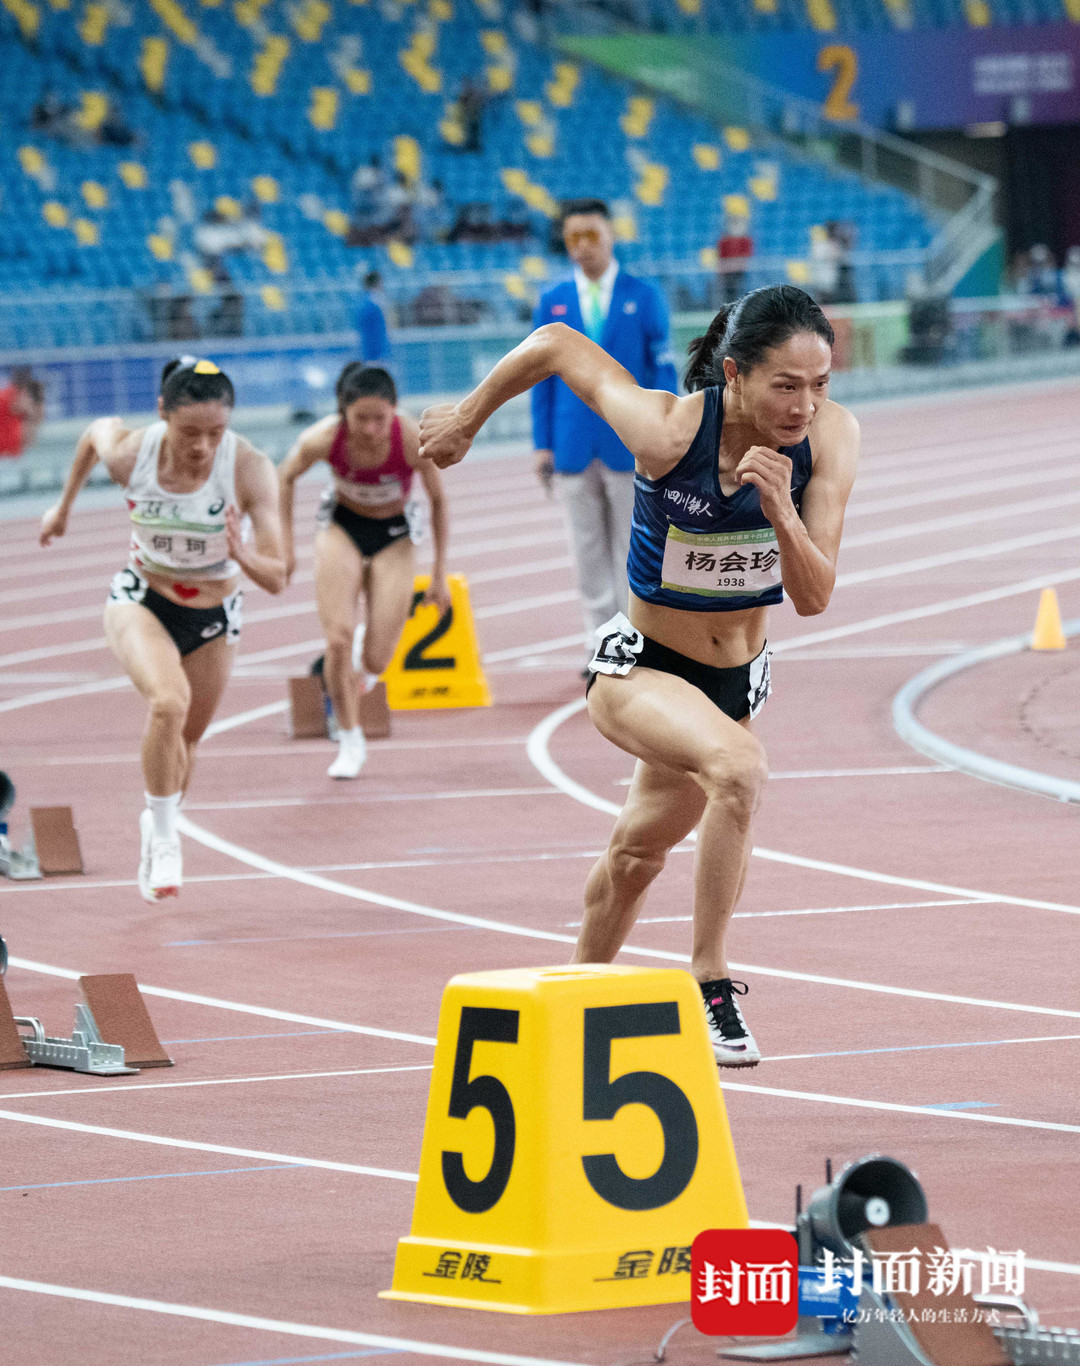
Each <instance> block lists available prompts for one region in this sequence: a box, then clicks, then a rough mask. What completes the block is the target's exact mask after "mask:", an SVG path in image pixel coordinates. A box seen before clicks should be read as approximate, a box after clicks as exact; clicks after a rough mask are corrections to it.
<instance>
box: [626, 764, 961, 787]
mask: <svg viewBox="0 0 1080 1366" xmlns="http://www.w3.org/2000/svg"><path fill="white" fill-rule="evenodd" d="M954 771H955V770H954V769H951V768H949V767H948V765H946V764H896V765H893V766H891V767H889V768H790V769H780V770H779V771H778V772H776V773H772V772H770V773H769V778H770V780H771V781H773V782H779V781H781V780H783V779H784V778H886V777H892V776H894V775H899V774H906V773H952V772H954ZM633 781H634V780H633V778H616V779H615V786H616V787H629V786H630V784H631V783H632V782H633Z"/></svg>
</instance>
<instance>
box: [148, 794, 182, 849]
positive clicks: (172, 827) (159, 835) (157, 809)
mask: <svg viewBox="0 0 1080 1366" xmlns="http://www.w3.org/2000/svg"><path fill="white" fill-rule="evenodd" d="M182 796H183V793H181V792H174V793H173V794H172V796H171V797H151V795H150V793H149V792H147V793H146V809H147V811H149V812H150V814H151V816H153V818H154V839H156V840H174V839H176V818H177V816H178V815H179V814H180V798H181V797H182Z"/></svg>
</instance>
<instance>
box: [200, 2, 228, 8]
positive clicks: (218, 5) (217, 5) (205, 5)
mask: <svg viewBox="0 0 1080 1366" xmlns="http://www.w3.org/2000/svg"><path fill="white" fill-rule="evenodd" d="M223 3H224V0H199V4H200V5H202V7H203V9H220V8H221V6H222V4H223Z"/></svg>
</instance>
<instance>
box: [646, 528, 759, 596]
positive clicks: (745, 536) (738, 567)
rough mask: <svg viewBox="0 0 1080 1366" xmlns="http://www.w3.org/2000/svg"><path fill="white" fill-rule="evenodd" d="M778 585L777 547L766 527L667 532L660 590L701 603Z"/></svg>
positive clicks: (753, 592)
mask: <svg viewBox="0 0 1080 1366" xmlns="http://www.w3.org/2000/svg"><path fill="white" fill-rule="evenodd" d="M780 584H781V578H780V547H779V546H778V545H777V543H776V532H775V531H774V530H773V528H772V527H771V526H770V527H762V528H761V529H760V530H758V531H724V532H711V533H699V532H694V531H681V530H680V529H679V528H678V527H676V526H669V527H668V534H667V540H666V541H665V543H664V565H663V572H662V575H661V587H662V588H670V589H673V590H674V591H675V592H677V593H694V594H695V595H697V596H698V597H703V598H741V597H755V596H756V595H757V594H759V593H767V592H768V591H769V589H770V588H777V587H779V586H780Z"/></svg>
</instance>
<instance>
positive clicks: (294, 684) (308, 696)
mask: <svg viewBox="0 0 1080 1366" xmlns="http://www.w3.org/2000/svg"><path fill="white" fill-rule="evenodd" d="M328 710H329V708H328V705H327V700H326V692H325V691H324V689H323V681H322V677H321V675H319V674H304V675H303V676H302V677H299V678H290V679H289V734H290V735H291V736H292V738H293V739H294V740H317V739H322V738H324V737H325V736H328V735H329V734H330V728H329V725H328V716H327V712H328ZM358 716H359V721H360V727H361V729H362V730H363V732H364V737H365V739H367V740H386V739H388V738H389V736H390V708H389V706H388V704H387V700H386V684H385V683H384V682H383V681H382V679H380V680H379V681H378V683H376V684H375V686H374V687H373V688H371V689H369V690H368V691H367V692H362V693H360V696H359V699H358ZM331 738H333V737H331Z"/></svg>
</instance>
